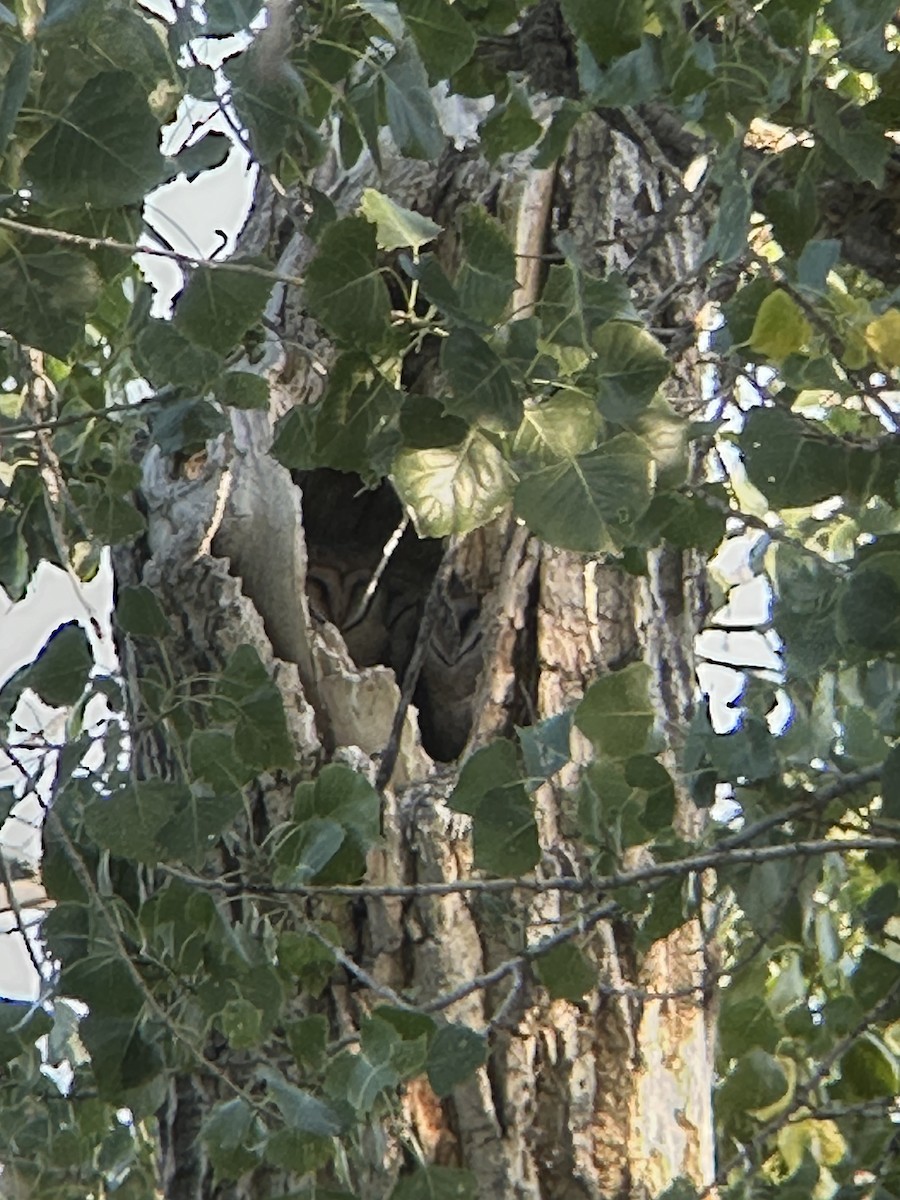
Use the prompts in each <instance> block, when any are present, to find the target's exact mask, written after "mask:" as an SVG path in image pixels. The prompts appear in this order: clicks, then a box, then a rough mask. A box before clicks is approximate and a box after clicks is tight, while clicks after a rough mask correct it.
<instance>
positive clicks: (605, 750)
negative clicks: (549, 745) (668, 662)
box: [575, 663, 655, 759]
mask: <svg viewBox="0 0 900 1200" xmlns="http://www.w3.org/2000/svg"><path fill="white" fill-rule="evenodd" d="M649 685H650V668H649V667H648V666H647V665H646V664H645V663H631V664H630V665H629V666H627V667H625V668H624V669H623V670H621V671H612V672H610V674H609V675H604V676H602V678H600V679H597V680H595V682H594V683H592V684H591V686H590V687H589V688H588V690H587V692H585V695H584V698H583V699H582V700H581V702H580V703H579V705H578V707H577V708H576V709H575V724H576V725H577V726H578V728H579V729H580V730H581V732H582V733H583V734H584V735H585V736H586V737H588V738H589V739H590V740H591V741H592V742H593V743H594V746H595V747H596V748H597V751H598V752H599V753H600V754H603V755H606V756H607V757H609V758H613V759H618V758H630V757H631V756H632V755H635V754H641V753H643V751H644V749H645V747H646V742H647V737H648V735H649V733H650V730H651V729H652V728H653V722H654V719H655V716H654V711H653V705H652V704H651V703H650V699H649Z"/></svg>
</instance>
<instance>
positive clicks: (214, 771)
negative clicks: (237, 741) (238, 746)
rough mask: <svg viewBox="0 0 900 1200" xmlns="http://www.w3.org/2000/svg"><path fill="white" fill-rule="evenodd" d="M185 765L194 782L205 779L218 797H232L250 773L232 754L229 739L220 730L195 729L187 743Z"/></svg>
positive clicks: (232, 749)
mask: <svg viewBox="0 0 900 1200" xmlns="http://www.w3.org/2000/svg"><path fill="white" fill-rule="evenodd" d="M188 762H189V764H190V770H191V775H192V777H193V778H194V779H198V780H199V779H202V780H205V781H206V782H207V783H208V784H209V785H210V787H211V788H212V789H213V792H214V793H215V794H216V795H219V796H228V795H230V796H232V797H236V796H237V795H238V793H239V792H240V789H241V788H242V787H244V785H245V784H247V783H249V782H250V780H251V779H252V778H253V770H252V768H251V767H248V766H247V764H246V763H244V762H241V760H240V759H239V758H238V757H237V755H236V754H235V751H234V744H233V738H232V736H231V734H230V733H227V732H226V731H225V730H223V729H195V730H194V731H193V733H192V734H191V736H190V741H189V742H188Z"/></svg>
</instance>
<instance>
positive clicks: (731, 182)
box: [703, 163, 753, 295]
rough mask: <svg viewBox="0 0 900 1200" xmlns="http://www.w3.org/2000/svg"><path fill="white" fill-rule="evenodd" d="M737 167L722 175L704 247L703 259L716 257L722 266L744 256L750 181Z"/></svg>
mask: <svg viewBox="0 0 900 1200" xmlns="http://www.w3.org/2000/svg"><path fill="white" fill-rule="evenodd" d="M736 167H737V169H736V170H735V171H733V172H731V173H729V174H727V175H726V176H725V180H724V184H723V187H722V191H721V194H720V197H719V207H718V213H717V216H716V219H715V221H714V222H713V227H712V229H711V230H710V231H709V234H708V235H707V238H706V245H705V246H704V248H703V257H704V259H707V258H715V259H718V261H719V262H721V263H723V264H724V263H730V262H734V260H735V259H736V258H740V257H741V255H743V254H745V253H746V250H747V231H748V229H749V226H750V214H751V213H752V212H753V196H752V193H751V190H750V182H749V180H748V179H747V177H746V175H745V173H744V172H743V170H741V169H740V167H739V166H737V163H736ZM738 294H739V295H740V293H738Z"/></svg>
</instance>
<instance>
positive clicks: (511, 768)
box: [447, 738, 522, 816]
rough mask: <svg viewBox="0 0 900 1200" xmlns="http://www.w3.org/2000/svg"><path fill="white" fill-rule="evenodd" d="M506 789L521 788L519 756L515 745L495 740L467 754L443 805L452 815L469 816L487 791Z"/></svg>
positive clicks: (499, 739)
mask: <svg viewBox="0 0 900 1200" xmlns="http://www.w3.org/2000/svg"><path fill="white" fill-rule="evenodd" d="M510 787H511V788H521V787H522V767H521V764H520V762H519V755H518V753H517V752H516V745H515V742H511V741H509V740H508V739H506V738H496V739H495V740H494V741H492V742H489V743H488V744H487V745H486V746H482V747H481V748H480V749H478V750H476V751H475V753H474V754H470V755H469V757H468V758H467V759H466V761H465V762H464V763H463V765H462V770H461V771H460V773H459V779H458V780H457V783H456V787H455V788H454V789H453V791H452V792H451V794H450V798H449V800H448V801H447V803H448V804H449V806H450V807H451V808H452V809H453V810H454V812H460V813H466V814H468V815H469V816H472V815H473V814H474V813H475V812H477V810H478V807H479V805H480V804H481V802H482V800H483V799H484V798H485V796H487V794H488V792H493V791H495V790H497V789H499V788H510Z"/></svg>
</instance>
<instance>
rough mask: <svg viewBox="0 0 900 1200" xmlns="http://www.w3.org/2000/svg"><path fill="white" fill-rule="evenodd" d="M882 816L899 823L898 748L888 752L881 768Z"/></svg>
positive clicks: (899, 776)
mask: <svg viewBox="0 0 900 1200" xmlns="http://www.w3.org/2000/svg"><path fill="white" fill-rule="evenodd" d="M881 803H882V814H883V815H884V816H885V817H886V818H887V819H888V820H891V821H900V746H894V747H893V749H891V750H889V751H888V754H887V757H886V758H885V760H884V765H883V767H882V768H881Z"/></svg>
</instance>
